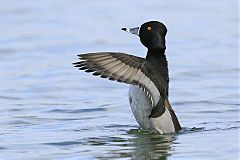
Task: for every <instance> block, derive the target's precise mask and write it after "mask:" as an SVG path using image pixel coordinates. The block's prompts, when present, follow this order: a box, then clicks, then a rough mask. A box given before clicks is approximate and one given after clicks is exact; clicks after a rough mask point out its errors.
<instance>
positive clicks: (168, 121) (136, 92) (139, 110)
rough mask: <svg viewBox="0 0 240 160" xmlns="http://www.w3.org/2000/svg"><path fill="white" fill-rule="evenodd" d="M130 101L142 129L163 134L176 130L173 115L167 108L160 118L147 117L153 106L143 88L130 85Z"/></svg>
mask: <svg viewBox="0 0 240 160" xmlns="http://www.w3.org/2000/svg"><path fill="white" fill-rule="evenodd" d="M129 102H130V106H131V109H132V112H133V115H134V117H135V119H136V120H137V122H138V124H139V125H140V127H141V128H142V129H150V130H155V131H158V132H159V133H161V134H163V133H172V132H175V129H174V125H173V122H172V117H171V115H170V113H169V111H168V109H167V108H166V110H165V112H164V113H163V114H162V116H160V117H158V118H150V119H149V118H148V117H147V116H148V115H150V114H151V110H152V107H151V104H150V101H149V99H148V98H147V95H146V93H145V92H144V91H143V89H142V88H139V87H138V86H134V85H130V87H129Z"/></svg>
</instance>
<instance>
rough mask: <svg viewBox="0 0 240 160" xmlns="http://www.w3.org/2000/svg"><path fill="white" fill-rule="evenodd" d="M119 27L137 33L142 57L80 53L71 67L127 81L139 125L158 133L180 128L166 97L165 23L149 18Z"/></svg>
mask: <svg viewBox="0 0 240 160" xmlns="http://www.w3.org/2000/svg"><path fill="white" fill-rule="evenodd" d="M122 30H124V31H127V32H130V33H132V34H135V35H138V36H139V37H140V41H141V43H142V44H143V45H144V46H145V47H147V49H148V51H147V56H146V58H141V57H137V56H134V55H129V54H125V53H117V52H99V53H87V54H80V55H78V56H79V59H80V61H79V62H75V63H73V64H74V65H75V67H78V68H79V69H80V70H85V72H93V75H95V76H100V77H102V78H108V79H110V80H116V81H118V82H124V83H127V84H130V87H129V102H130V106H131V109H132V112H133V114H134V116H135V118H136V120H137V122H138V124H139V125H140V127H141V128H142V129H150V130H153V131H158V132H159V133H173V132H177V131H179V130H181V126H180V124H179V122H178V119H177V116H176V115H175V113H174V111H173V109H172V107H171V105H170V102H169V100H168V86H169V75H168V63H167V60H166V56H165V49H166V45H165V36H166V33H167V28H166V26H165V25H164V24H163V23H161V22H158V21H149V22H146V23H144V24H142V25H141V27H136V28H122Z"/></svg>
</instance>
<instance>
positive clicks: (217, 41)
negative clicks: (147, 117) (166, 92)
mask: <svg viewBox="0 0 240 160" xmlns="http://www.w3.org/2000/svg"><path fill="white" fill-rule="evenodd" d="M237 6H238V4H237V1H236V2H235V1H221V3H220V2H219V1H217V0H212V1H207V0H205V1H191V0H184V1H181V2H180V1H177V0H174V1H169V2H167V1H158V0H155V1H154V0H152V1H131V2H130V1H126V0H122V1H110V0H105V1H97V0H89V1H84V2H83V1H74V0H61V1H57V0H53V1H24V0H23V1H17V0H15V1H14V0H12V1H0V22H1V25H0V58H1V63H0V76H1V78H0V91H1V92H0V104H1V107H0V126H1V130H0V142H1V144H0V159H3V160H15V159H16V160H25V159H31V160H50V159H51V160H52V159H56V160H63V159H64V160H65V159H71V160H72V159H137V160H139V159H144V160H145V159H168V160H175V159H178V160H179V159H184V160H185V159H194V160H195V159H211V160H212V159H218V160H220V159H224V160H225V159H226V160H228V159H229V160H235V159H238V158H239V148H238V147H239V146H238V145H239V122H240V120H239V77H238V75H239V66H238V60H239V57H238V54H239V53H238V17H237V11H238V8H237ZM152 19H155V20H160V21H163V22H164V23H165V24H166V25H167V27H168V34H167V58H168V61H169V68H170V100H171V103H172V105H173V107H174V109H175V112H176V113H177V115H178V118H179V120H180V122H181V124H182V126H183V127H184V130H183V131H182V132H181V133H178V134H168V135H156V134H152V133H149V132H147V131H141V130H139V129H138V125H137V123H136V121H135V120H134V117H133V115H132V113H131V110H130V107H129V104H128V97H127V95H128V86H127V85H124V84H119V83H116V82H110V81H107V80H103V79H100V78H98V77H93V76H91V75H89V74H86V73H84V72H80V71H78V70H77V69H76V68H73V66H72V64H71V63H72V62H74V61H76V60H77V57H76V55H77V54H78V53H85V52H93V51H94V52H95V51H122V52H127V53H131V54H135V55H137V56H145V52H146V49H145V48H144V47H143V46H142V45H141V44H140V43H139V40H138V38H137V37H136V36H133V35H130V34H127V33H125V32H122V31H121V30H120V29H121V28H122V27H135V26H139V25H140V24H141V23H142V22H145V21H147V20H152ZM193 127H195V129H194V128H193ZM192 128H193V129H192Z"/></svg>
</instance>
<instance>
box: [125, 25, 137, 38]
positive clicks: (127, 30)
mask: <svg viewBox="0 0 240 160" xmlns="http://www.w3.org/2000/svg"><path fill="white" fill-rule="evenodd" d="M122 30H123V31H126V32H129V33H132V34H135V35H137V36H138V35H139V27H135V28H122Z"/></svg>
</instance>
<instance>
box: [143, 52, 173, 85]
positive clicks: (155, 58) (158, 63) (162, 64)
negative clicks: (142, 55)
mask: <svg viewBox="0 0 240 160" xmlns="http://www.w3.org/2000/svg"><path fill="white" fill-rule="evenodd" d="M146 59H147V61H149V62H150V63H151V64H152V65H153V66H154V67H155V68H156V70H157V71H158V73H160V74H161V75H162V76H163V78H164V80H165V81H166V82H167V84H168V83H169V75H168V62H167V59H166V55H165V49H154V50H153V49H148V52H147V57H146Z"/></svg>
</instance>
